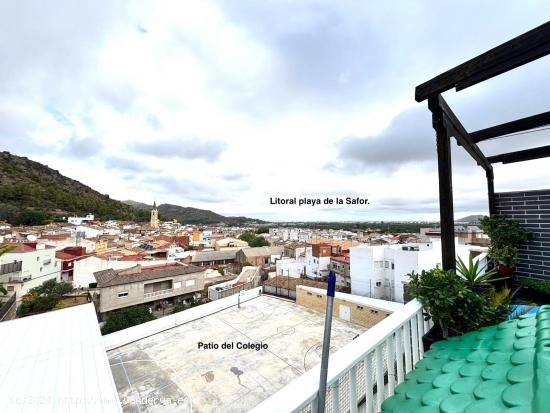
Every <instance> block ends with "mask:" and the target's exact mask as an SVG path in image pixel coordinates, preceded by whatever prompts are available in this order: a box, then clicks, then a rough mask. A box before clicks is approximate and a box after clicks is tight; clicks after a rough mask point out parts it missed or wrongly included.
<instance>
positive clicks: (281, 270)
mask: <svg viewBox="0 0 550 413" xmlns="http://www.w3.org/2000/svg"><path fill="white" fill-rule="evenodd" d="M275 268H276V270H275V271H276V275H283V276H287V277H293V278H300V275H302V274H303V273H304V261H303V260H296V259H294V258H283V259H281V260H277V262H276V264H275Z"/></svg>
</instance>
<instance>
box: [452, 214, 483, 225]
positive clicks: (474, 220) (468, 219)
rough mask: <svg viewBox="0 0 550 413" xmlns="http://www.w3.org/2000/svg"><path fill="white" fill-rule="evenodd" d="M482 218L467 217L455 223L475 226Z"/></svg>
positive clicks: (478, 216) (480, 216) (475, 216)
mask: <svg viewBox="0 0 550 413" xmlns="http://www.w3.org/2000/svg"><path fill="white" fill-rule="evenodd" d="M481 218H483V215H468V216H467V217H464V218H462V219H459V220H457V221H456V222H464V223H468V224H477V223H479V220H480V219H481Z"/></svg>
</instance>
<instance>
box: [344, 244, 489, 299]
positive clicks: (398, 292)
mask: <svg viewBox="0 0 550 413" xmlns="http://www.w3.org/2000/svg"><path fill="white" fill-rule="evenodd" d="M455 244H456V246H455V249H456V254H457V256H458V257H460V258H461V259H462V260H468V257H469V255H470V254H471V255H472V256H473V257H476V258H477V259H479V260H480V266H481V267H483V266H484V265H486V264H487V253H486V252H487V248H485V247H479V246H474V245H464V244H461V243H459V242H458V239H455ZM435 267H441V241H440V240H437V239H434V240H433V241H430V242H422V243H414V244H412V243H411V244H393V245H374V246H367V245H362V246H359V247H355V248H352V249H351V250H350V278H351V292H352V294H357V295H362V296H366V297H372V298H380V299H384V300H391V301H395V302H400V303H402V302H404V284H406V283H407V282H408V276H407V274H409V273H410V272H411V271H415V272H419V271H422V270H429V269H431V268H435Z"/></svg>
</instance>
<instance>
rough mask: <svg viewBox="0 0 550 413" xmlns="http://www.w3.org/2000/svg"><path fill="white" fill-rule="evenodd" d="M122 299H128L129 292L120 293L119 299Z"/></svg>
mask: <svg viewBox="0 0 550 413" xmlns="http://www.w3.org/2000/svg"><path fill="white" fill-rule="evenodd" d="M122 297H128V291H123V292H121V293H118V298H122Z"/></svg>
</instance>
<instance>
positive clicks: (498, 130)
mask: <svg viewBox="0 0 550 413" xmlns="http://www.w3.org/2000/svg"><path fill="white" fill-rule="evenodd" d="M547 125H550V111H548V112H544V113H539V114H538V115H533V116H528V117H526V118H522V119H517V120H513V121H511V122H506V123H502V124H500V125H495V126H491V127H490V128H485V129H481V130H478V131H475V132H470V136H471V137H472V140H473V141H474V142H476V143H477V142H481V141H485V140H487V139H493V138H498V137H500V136H503V135H509V134H511V133H516V132H523V131H527V130H530V129H535V128H540V127H542V126H547Z"/></svg>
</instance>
